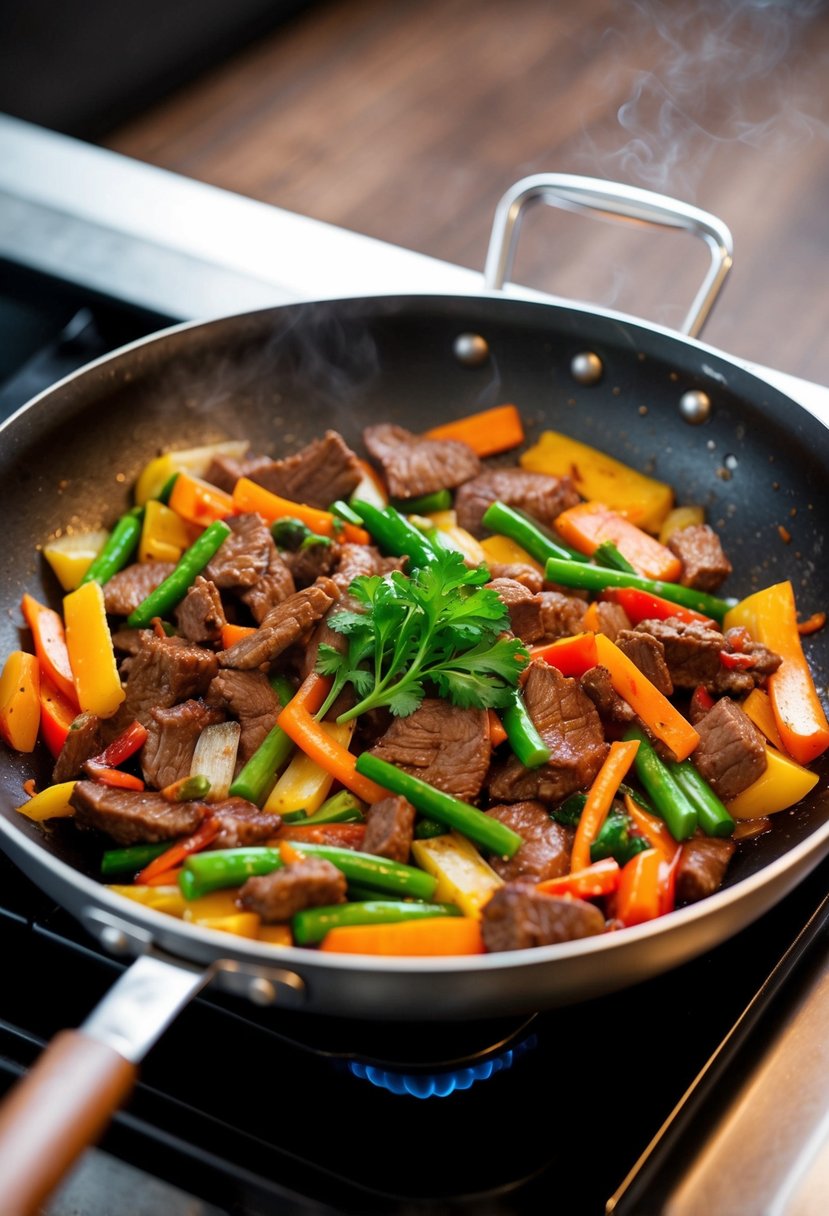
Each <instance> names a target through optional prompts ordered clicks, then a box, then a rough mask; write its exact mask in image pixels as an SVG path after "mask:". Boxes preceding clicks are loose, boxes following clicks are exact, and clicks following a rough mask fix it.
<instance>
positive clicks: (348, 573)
mask: <svg viewBox="0 0 829 1216" xmlns="http://www.w3.org/2000/svg"><path fill="white" fill-rule="evenodd" d="M380 560H381V559H380V550H379V549H375V548H374V546H373V545H354V544H351V542H347V543H346V544H344V545H340V551H339V560H338V562H337V569H336V570H335V571H334V573H333V575H332V576H331V577H332V578H333V580H334V582H335V583H336V584H337V586H338V587H339V589H340V591H347V590H348V588H349V586H350V585H351V583H352V582H353V581H354V579H355V578H360V577H362V575H364V574H379V573H380Z"/></svg>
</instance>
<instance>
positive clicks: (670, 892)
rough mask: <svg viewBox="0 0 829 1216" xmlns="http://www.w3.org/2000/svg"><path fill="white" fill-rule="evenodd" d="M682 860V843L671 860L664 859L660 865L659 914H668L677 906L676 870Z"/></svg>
mask: <svg viewBox="0 0 829 1216" xmlns="http://www.w3.org/2000/svg"><path fill="white" fill-rule="evenodd" d="M681 860H682V845H678V846H677V850H676V853H675V854H674V856H673V859H672V860H671V861H665V860H664V859H663V860H662V862H661V863H660V866H659V915H660V916H666V915H667V914H668V913H669V912H673V910H674V908H675V907H676V872H677V870H678V869H679V863H680V861H681Z"/></svg>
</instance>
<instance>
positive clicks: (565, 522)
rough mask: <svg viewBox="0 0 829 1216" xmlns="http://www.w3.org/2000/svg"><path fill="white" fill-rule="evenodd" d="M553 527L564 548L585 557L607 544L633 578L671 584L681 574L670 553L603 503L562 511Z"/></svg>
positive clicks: (586, 503) (680, 564)
mask: <svg viewBox="0 0 829 1216" xmlns="http://www.w3.org/2000/svg"><path fill="white" fill-rule="evenodd" d="M555 527H556V531H557V532H558V533H559V534H560V535H561V536H562V537H563V539H564V540H566V541H567V543H568V545H572V546H573V548H574V549H578V551H579V553H586V554H587V556H588V557H592V555H593V554H594V553H595V552H596V550H597V549H598V547H599V545H600V544H601V543H602V542H603V541H608V540H609V541H612V542H613V544H614V545H615V546H616V548H617V549H618V550H619V552H620V553H621V554H622V556H623V557H626V558H627V560H628V561H629V562H630V564H631V565H632V566H633V568H634V569H635V570H636V572H637V574H644V575H645V577H646V578H654V579H662V581H663V582H666V583H674V582H676V580H677V579H678V578H679V576H680V574H681V573H682V562H681V561H680V560H679V558H678V557H676V556H675V555H674V554H673V553H671V551H670V549H668V548H666V546H665V545H660V543H659V541H658V540H654V538H653V537H652V536H648V534H647V532H643V531H642V529H641V528H637V527H636V524H632V523H631V522H630V520H629V519H625V517H624V515H619V513H618V512H617V511H612V510H611V509H610V507H608V506H606V505H605V504H604V503H603V502H582V503H579V504H578V506H575V507H570V508H569V510H567V511H562V512H561V514H560V515H557V516H556V520H555Z"/></svg>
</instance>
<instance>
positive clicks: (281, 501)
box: [233, 477, 371, 545]
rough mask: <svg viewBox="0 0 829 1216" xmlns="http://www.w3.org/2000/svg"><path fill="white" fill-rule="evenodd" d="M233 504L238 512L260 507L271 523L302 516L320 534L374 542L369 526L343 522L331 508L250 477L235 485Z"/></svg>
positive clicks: (362, 541)
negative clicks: (285, 493) (278, 491)
mask: <svg viewBox="0 0 829 1216" xmlns="http://www.w3.org/2000/svg"><path fill="white" fill-rule="evenodd" d="M233 504H234V507H235V509H236V511H237V512H240V511H258V513H259V514H260V515H261V516H262V518H263V519H264V520H267V522H268V523H269V524H272V523H273V522H274V521H275V520H277V519H285V518H291V519H298V520H300V521H301V522H302V523H304V524H305V525H306V527H308V528H310V529H311V531H312V532H316V533H317V534H318V535H319V536H330V537H332V538H336V537H338V536H339V535H342V536H343V537H344V538H345V540H350V541H353V542H354V543H355V544H357V545H369V544H371V537H370V536H369V534H368V532H366V530H365V528H358V527H356V525H354V524H346V523H343V522H342V520H339V519H337V517H336V516H335V515H332V514H331V512H330V511H320V510H319V508H318V507H309V506H306V504H305V503H302V502H291V500H290V499H289V498H280V496H279V495H278V494H271V492H270V490H266V489H265V488H264V487H263V486H258V485H257V484H256V482H255V481H251V480H250V478H248V477H240V478H239V480H238V481H237V482H236V485H235V486H234V487H233Z"/></svg>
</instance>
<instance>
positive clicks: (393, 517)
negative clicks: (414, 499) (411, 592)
mask: <svg viewBox="0 0 829 1216" xmlns="http://www.w3.org/2000/svg"><path fill="white" fill-rule="evenodd" d="M352 505H353V507H354V510H355V511H356V512H357V513H358V515H360V516H361V517H362V520H363V527H364V528H365V529H366V530H367V531H368V532H370V533H371V535H372V537H373V539H374V540H376V541H377V544H378V545H379V546H380V548H381V549H382V550H383V551H384V552H385V553H389V554H391V555H392V556H394V557H408V558H410V559H411V561H412V564H413V565H415V566H428V565H429V564H430V563H431V562H433V561H434V560H435V551H434V549H433V548H432V546H431V545H430V544H429V541H428V540H427V538H426V537H425V536H424V535H423V533H422V532H418V530H417V528H415V527H414V525H413V524H410V523H409V521H408V520H407V519H404V518H403V516H402V515H401V514H400V513H399V512H398V511H395V509H394V507H385V508H384V509H383V510H382V511H381V510H379V509H378V508H377V507H375V506H372V504H371V503H370V502H363V501H361V500H357V501H356V502H354V503H353V504H352Z"/></svg>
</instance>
